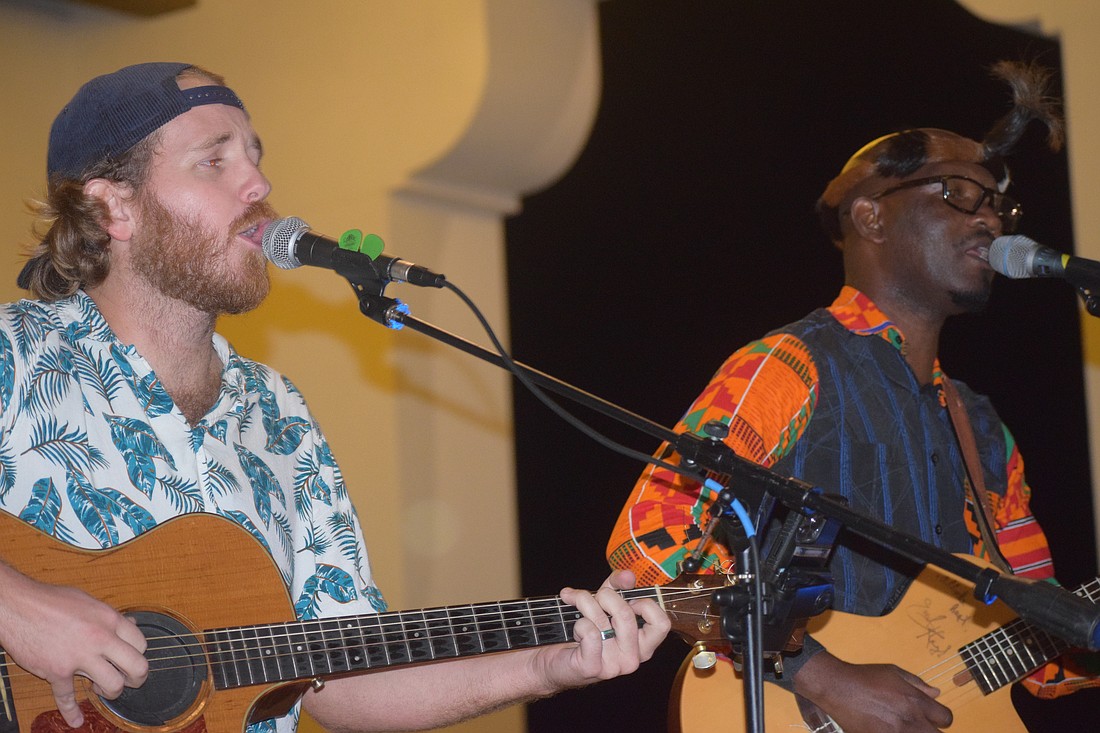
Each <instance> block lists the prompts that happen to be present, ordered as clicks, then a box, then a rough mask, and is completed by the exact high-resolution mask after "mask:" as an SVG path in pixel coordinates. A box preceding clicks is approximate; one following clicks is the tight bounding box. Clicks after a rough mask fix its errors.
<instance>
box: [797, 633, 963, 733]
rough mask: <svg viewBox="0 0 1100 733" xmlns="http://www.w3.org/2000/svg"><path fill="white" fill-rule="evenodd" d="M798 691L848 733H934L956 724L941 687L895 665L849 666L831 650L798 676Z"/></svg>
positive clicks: (815, 657) (822, 653) (805, 666)
mask: <svg viewBox="0 0 1100 733" xmlns="http://www.w3.org/2000/svg"><path fill="white" fill-rule="evenodd" d="M794 690H795V692H797V693H798V694H799V695H802V696H803V697H805V698H806V699H808V700H809V701H810V702H812V703H814V704H815V705H817V706H818V707H819V708H821V709H822V710H823V711H825V712H826V713H828V714H829V716H830V717H831V718H832V719H833V720H834V721H836V723H837V725H839V726H840V728H841V729H842V730H843V731H844V733H935V731H939V730H942V729H943V728H946V727H947V726H949V725H951V719H952V716H951V710H949V709H948V708H946V707H944V706H943V705H941V704H940V703H938V702H936V700H935V698H936V697H937V696H938V695H939V694H940V691H939V690H937V689H936V688H935V687H932V686H930V685H927V684H925V683H924V682H923V681H922V680H921V679H920V678H919V677H917V676H916V675H914V674H911V673H909V672H906V671H905V670H904V669H901V668H900V667H897V666H895V665H893V664H849V663H847V662H844V661H841V660H840V659H837V658H836V657H834V656H833V655H832V654H830V653H829V652H827V651H823V652H819V653H817V654H815V655H814V656H813V658H812V659H810V660H809V661H808V662H806V664H805V665H803V667H802V669H800V670H799V671H798V674H797V675H795V678H794Z"/></svg>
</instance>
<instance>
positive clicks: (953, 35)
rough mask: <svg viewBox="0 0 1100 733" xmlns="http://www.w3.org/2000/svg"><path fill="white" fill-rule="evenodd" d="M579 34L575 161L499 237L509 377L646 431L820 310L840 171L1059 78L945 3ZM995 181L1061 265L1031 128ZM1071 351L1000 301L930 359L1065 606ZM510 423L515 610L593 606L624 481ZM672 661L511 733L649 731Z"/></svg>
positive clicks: (1058, 707) (1061, 178) (1077, 351)
mask: <svg viewBox="0 0 1100 733" xmlns="http://www.w3.org/2000/svg"><path fill="white" fill-rule="evenodd" d="M599 14H600V28H601V37H600V42H601V45H602V63H603V84H604V86H603V91H602V97H601V102H600V107H599V111H598V115H597V119H596V122H595V126H594V129H593V130H592V134H591V138H590V140H589V142H588V144H587V146H586V148H585V149H584V150H583V152H582V153H581V155H580V157H579V158H578V160H577V161H576V164H575V165H574V166H573V168H572V170H570V171H569V172H568V173H567V174H566V175H565V176H564V177H563V178H562V179H561V180H560V181H559V182H558V183H556V184H555V185H553V186H552V187H551V188H549V189H548V190H546V191H543V192H540V193H538V194H536V195H533V196H530V197H529V198H527V199H526V201H525V202H524V207H523V211H522V213H521V214H519V215H517V216H516V217H513V218H512V219H510V220H509V221H508V222H507V242H508V275H509V288H510V291H509V298H510V303H511V316H510V317H511V342H512V346H513V350H514V355H515V356H516V358H517V359H519V360H521V361H523V362H525V363H527V364H529V365H532V366H534V367H537V368H538V369H541V370H543V371H546V372H548V373H550V374H552V375H554V376H556V377H559V378H561V379H563V380H565V381H567V382H570V383H572V384H575V385H577V386H579V387H581V388H583V389H585V390H588V391H590V392H592V393H594V394H596V395H599V396H601V397H604V398H606V399H608V400H610V401H612V402H615V403H617V404H619V405H622V406H623V407H626V408H627V409H629V410H632V411H634V412H636V413H638V414H640V415H643V416H645V417H647V418H650V419H651V420H653V421H655V422H657V423H660V424H662V425H666V426H671V425H673V424H674V423H675V422H676V420H677V419H678V418H679V417H680V415H681V413H682V412H683V411H684V410H685V409H686V407H687V406H688V404H689V403H690V402H691V401H692V400H693V398H694V397H695V396H696V394H697V393H698V391H699V390H700V389H701V388H702V387H703V385H704V384H705V383H706V382H707V381H708V379H709V378H710V376H711V374H712V373H713V372H714V371H715V369H717V367H718V366H719V365H720V364H721V362H722V361H723V360H724V359H725V358H726V356H728V355H729V354H730V353H731V352H732V351H733V350H734V349H736V348H737V347H739V346H740V345H742V344H743V343H745V342H746V341H749V340H751V339H754V338H757V337H759V336H761V335H762V334H764V333H765V332H767V331H769V330H771V329H773V328H775V327H778V326H780V325H782V324H785V323H788V322H790V321H793V320H796V319H797V318H799V317H801V316H802V315H804V314H805V313H807V312H808V311H810V310H812V309H813V308H815V307H818V306H823V305H828V304H829V303H830V302H831V301H832V299H833V297H834V296H835V295H836V292H837V291H838V290H839V287H840V285H841V282H842V273H841V266H840V257H839V253H837V252H836V251H835V250H834V249H833V248H832V247H831V246H830V244H829V243H828V242H827V240H826V238H825V236H824V235H823V234H822V233H821V232H820V231H819V229H818V227H817V222H816V220H815V217H814V214H813V211H812V209H813V203H814V201H815V200H816V198H817V196H818V195H819V194H820V192H821V191H822V189H823V188H824V185H825V184H826V183H827V182H828V180H829V179H830V178H831V177H832V176H834V175H835V174H836V173H837V172H838V171H839V170H840V167H841V166H842V165H843V163H844V161H845V160H847V158H848V157H849V156H850V155H851V154H852V153H853V152H855V150H856V149H858V148H859V147H860V146H861V145H863V144H864V143H865V142H867V141H869V140H871V139H873V138H875V137H878V136H879V135H881V134H884V133H887V132H892V131H895V130H899V129H905V128H907V127H944V128H948V129H951V130H954V131H957V132H959V133H962V134H964V135H967V136H969V137H973V138H975V139H981V138H982V137H983V136H984V134H985V132H986V131H987V130H988V129H989V128H990V127H991V126H992V124H993V122H994V121H995V120H996V119H997V118H999V117H1000V116H1001V115H1002V114H1004V113H1005V112H1006V111H1008V109H1009V104H1010V95H1009V92H1008V89H1007V87H1006V86H1005V85H1004V84H1003V83H1001V82H998V81H995V80H993V79H992V78H991V77H990V76H989V73H988V68H989V66H990V65H991V64H992V63H993V62H994V61H997V60H999V59H1002V58H1014V59H1032V58H1038V59H1039V60H1040V61H1042V62H1043V63H1044V64H1046V65H1047V66H1050V67H1052V68H1054V69H1059V67H1060V50H1059V46H1058V44H1057V43H1056V42H1052V41H1050V40H1049V39H1044V38H1041V37H1039V36H1037V35H1034V34H1032V33H1030V32H1028V31H1027V30H1020V29H1011V28H1004V27H998V26H994V25H990V24H987V23H985V22H983V21H981V20H979V19H977V18H975V17H973V16H972V15H970V14H969V13H968V12H967V11H966V10H965V9H963V8H962V7H961V6H959V5H958V4H957V3H955V2H952V1H951V0H890V1H889V2H887V0H880V1H879V2H866V1H864V2H856V1H851V0H847V1H846V0H834V1H832V2H816V3H808V2H799V1H797V0H737V1H733V0H608V1H606V2H603V3H601V4H600V6H599ZM1072 101H1073V100H1068V103H1069V104H1072ZM1073 132H1075V131H1070V133H1071V135H1070V138H1069V144H1070V145H1072V143H1073V137H1072V133H1073ZM1076 132H1078V133H1079V134H1083V133H1082V131H1076ZM1012 169H1013V173H1014V178H1015V183H1014V187H1013V194H1014V195H1015V196H1016V197H1017V198H1018V199H1019V200H1020V201H1021V202H1022V203H1023V205H1024V210H1025V215H1024V219H1023V224H1022V227H1021V230H1022V232H1023V233H1025V234H1027V235H1028V236H1030V237H1032V238H1033V239H1035V240H1037V241H1039V242H1043V243H1045V244H1048V245H1049V246H1053V247H1056V248H1059V249H1063V250H1066V251H1072V246H1073V243H1072V229H1071V219H1070V209H1069V191H1068V174H1067V165H1066V157H1065V155H1064V153H1063V154H1052V153H1050V152H1049V151H1047V150H1046V149H1045V147H1044V146H1043V144H1042V136H1041V134H1039V132H1038V131H1034V133H1029V135H1028V136H1027V137H1025V141H1024V142H1023V144H1021V145H1020V146H1019V148H1018V154H1017V155H1016V156H1015V157H1014V159H1013V161H1012ZM1079 329H1080V324H1079V316H1078V310H1077V303H1076V296H1075V294H1074V292H1073V291H1072V289H1071V288H1070V287H1069V286H1067V285H1066V284H1065V283H1063V282H1061V281H1038V280H1028V281H1015V282H1012V281H1007V280H1005V279H1003V278H999V279H998V284H997V287H996V289H995V294H994V298H993V303H992V305H991V307H990V309H989V310H988V312H987V313H986V314H983V315H980V316H967V317H962V318H957V319H954V320H953V321H951V322H950V323H949V325H948V328H947V329H946V332H945V335H944V342H943V347H942V350H941V361H942V363H943V366H944V368H945V370H946V371H947V372H948V373H949V374H951V375H952V376H953V377H955V378H956V379H960V380H963V381H965V382H967V383H968V384H970V385H971V386H972V387H974V388H975V389H976V390H978V391H979V392H983V393H985V394H988V395H989V396H990V397H991V398H992V399H993V402H994V404H995V405H996V406H997V408H998V410H999V411H1000V413H1001V416H1002V418H1003V419H1004V420H1005V422H1006V423H1007V424H1008V425H1009V426H1010V427H1011V428H1012V429H1013V432H1014V433H1015V435H1016V438H1017V441H1018V443H1019V444H1020V446H1021V449H1022V451H1023V455H1024V457H1025V459H1026V460H1027V473H1028V478H1029V482H1030V484H1031V485H1032V487H1034V488H1035V489H1036V496H1035V498H1034V500H1033V507H1034V511H1035V514H1036V515H1037V516H1038V518H1039V520H1040V521H1041V522H1042V524H1043V526H1044V528H1045V529H1046V531H1047V533H1048V535H1050V538H1051V545H1052V549H1053V552H1054V556H1055V562H1056V564H1057V568H1058V574H1059V577H1060V579H1061V580H1062V581H1063V583H1065V584H1067V585H1070V584H1073V585H1076V584H1077V583H1079V582H1081V581H1083V580H1085V579H1090V578H1092V577H1094V576H1095V575H1096V567H1095V565H1096V562H1095V550H1094V546H1095V545H1094V537H1093V530H1092V503H1091V492H1090V476H1089V466H1088V439H1087V434H1086V414H1085V403H1084V388H1083V379H1082V367H1081V343H1080V333H1079ZM566 404H568V403H566ZM571 409H574V411H576V412H578V413H579V414H581V415H582V416H584V417H585V418H586V419H587V420H588V421H589V422H590V423H591V424H592V425H594V426H595V427H597V428H599V429H600V430H601V431H602V432H604V433H605V434H607V435H609V436H611V437H613V438H615V439H616V440H618V441H620V442H622V443H624V444H626V445H628V446H631V447H633V448H636V449H638V450H642V451H644V452H646V453H649V452H651V451H652V450H653V449H654V448H655V447H656V442H655V441H654V440H652V439H651V438H648V437H646V436H644V435H640V434H638V433H636V432H633V431H631V430H629V429H627V428H625V427H622V426H620V425H619V424H618V423H616V422H613V421H610V420H606V419H603V418H600V417H598V416H595V415H593V414H592V413H589V412H585V411H583V410H580V409H578V408H575V407H571ZM515 416H516V450H517V470H518V484H519V491H520V497H519V507H520V512H521V544H522V572H523V582H524V586H525V587H524V592H525V594H528V595H534V594H539V593H545V592H547V589H550V588H558V587H561V586H562V585H565V584H571V585H575V584H578V583H582V582H586V583H588V584H589V585H591V586H595V585H597V584H598V583H599V582H600V581H601V580H602V579H603V578H604V577H605V576H606V573H607V565H606V561H605V560H604V550H605V546H606V542H607V537H608V535H609V532H610V529H611V526H612V525H613V523H614V522H615V519H616V517H617V516H618V513H619V510H620V508H621V506H622V503H623V501H624V500H625V498H626V496H627V494H628V492H629V490H630V487H631V486H632V485H633V482H634V480H635V478H636V477H637V475H638V473H639V472H640V471H641V469H642V466H641V465H640V464H639V463H636V462H634V461H632V460H630V459H627V458H623V457H620V456H619V455H617V454H615V453H612V452H611V451H609V450H607V449H605V448H602V447H600V446H599V445H597V444H596V443H595V442H593V441H591V440H589V439H588V438H586V437H584V436H583V435H581V433H579V432H577V431H576V430H575V429H574V428H572V427H570V426H568V425H567V424H566V423H565V422H563V421H562V420H560V419H558V418H557V417H555V416H553V415H551V414H550V413H549V412H548V411H547V410H546V408H545V407H544V406H542V405H541V404H540V403H538V402H536V401H535V400H534V399H533V398H532V397H530V396H529V395H528V394H527V393H526V392H524V391H523V390H521V389H517V390H516V397H515ZM686 651H687V646H686V645H684V644H683V643H681V642H679V641H676V640H670V641H668V642H666V643H665V644H664V646H663V647H662V649H661V650H660V652H659V654H658V656H657V658H656V659H655V660H654V661H653V662H651V663H649V664H647V665H644V666H643V669H642V670H641V671H640V672H639V673H638V674H636V675H633V676H630V677H627V678H623V679H620V680H615V681H613V682H611V683H605V684H601V685H596V686H594V687H590V688H587V689H584V690H578V691H573V692H568V693H564V694H562V695H559V696H557V697H556V698H553V699H550V700H546V701H541V702H538V703H535V704H534V705H532V706H531V708H530V723H529V729H530V731H532V733H542V732H546V733H549V732H551V731H553V732H555V733H558V732H560V731H563V730H577V731H586V730H597V729H599V730H616V731H618V730H623V731H626V730H630V731H639V732H640V731H653V732H656V731H664V730H665V725H666V715H667V699H668V692H669V689H670V686H671V682H672V678H673V676H674V673H675V670H676V667H677V666H678V665H679V662H680V661H681V660H682V658H683V657H684V655H685V653H686ZM1098 702H1100V697H1098V695H1097V693H1096V691H1087V692H1085V693H1079V694H1077V695H1074V696H1071V697H1069V698H1065V699H1063V700H1059V701H1053V702H1038V701H1034V700H1031V699H1024V700H1023V701H1022V703H1021V704H1022V706H1023V707H1022V708H1021V710H1022V713H1021V715H1022V717H1023V718H1024V719H1025V722H1026V723H1027V724H1028V726H1029V729H1030V730H1032V731H1045V730H1062V728H1061V727H1060V726H1064V724H1065V723H1067V722H1069V721H1073V720H1087V719H1088V718H1086V717H1085V710H1086V707H1087V706H1090V705H1091V707H1092V708H1093V710H1095V708H1096V705H1097V703H1098ZM689 733H691V732H689Z"/></svg>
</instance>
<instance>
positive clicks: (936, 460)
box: [932, 451, 940, 466]
mask: <svg viewBox="0 0 1100 733" xmlns="http://www.w3.org/2000/svg"><path fill="white" fill-rule="evenodd" d="M939 462H940V454H939V453H936V452H935V451H933V453H932V465H933V466H935V465H937V464H939Z"/></svg>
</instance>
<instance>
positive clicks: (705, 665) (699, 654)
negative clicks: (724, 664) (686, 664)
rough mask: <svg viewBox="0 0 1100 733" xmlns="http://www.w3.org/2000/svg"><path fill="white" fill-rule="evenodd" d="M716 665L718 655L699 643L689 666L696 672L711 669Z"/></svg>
mask: <svg viewBox="0 0 1100 733" xmlns="http://www.w3.org/2000/svg"><path fill="white" fill-rule="evenodd" d="M717 663H718V655H717V654H715V653H714V652H712V651H710V650H709V649H707V648H706V646H705V645H704V644H703V643H702V642H699V643H698V644H696V645H695V649H694V650H693V652H692V656H691V666H692V667H694V668H695V669H698V670H704V669H711V668H713V667H714V665H715V664H717Z"/></svg>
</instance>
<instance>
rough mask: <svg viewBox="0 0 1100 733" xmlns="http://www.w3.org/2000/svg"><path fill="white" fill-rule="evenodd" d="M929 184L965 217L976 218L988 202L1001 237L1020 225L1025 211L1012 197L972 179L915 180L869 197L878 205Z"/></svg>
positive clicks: (943, 177)
mask: <svg viewBox="0 0 1100 733" xmlns="http://www.w3.org/2000/svg"><path fill="white" fill-rule="evenodd" d="M930 183H938V184H940V186H941V187H942V188H943V202H944V203H945V204H947V205H948V206H950V207H951V208H952V209H955V210H957V211H961V212H963V213H964V214H976V213H978V209H980V208H982V204H984V203H985V202H986V201H988V202H989V206H990V208H992V209H993V213H995V214H996V215H997V218H998V219H1000V220H1001V231H1002V233H1004V234H1012V233H1013V232H1014V231H1016V227H1017V226H1018V225H1019V223H1020V217H1022V216H1023V215H1024V209H1023V207H1022V206H1020V204H1018V203H1016V200H1015V199H1013V198H1012V197H1011V196H1007V195H1005V194H1003V193H1001V192H1000V191H998V190H996V189H993V188H986V187H985V186H983V185H982V184H980V183H978V182H977V181H975V180H974V179H972V178H967V177H966V176H933V177H932V178H917V179H915V180H912V181H906V182H905V183H899V184H898V185H896V186H892V187H890V188H888V189H886V190H885V191H879V192H878V193H876V194H875V195H874V196H871V200H872V201H877V200H878V199H880V198H882V197H883V196H889V195H890V194H892V193H896V192H898V191H903V190H905V189H907V188H917V187H919V186H927V185H928V184H930Z"/></svg>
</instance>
